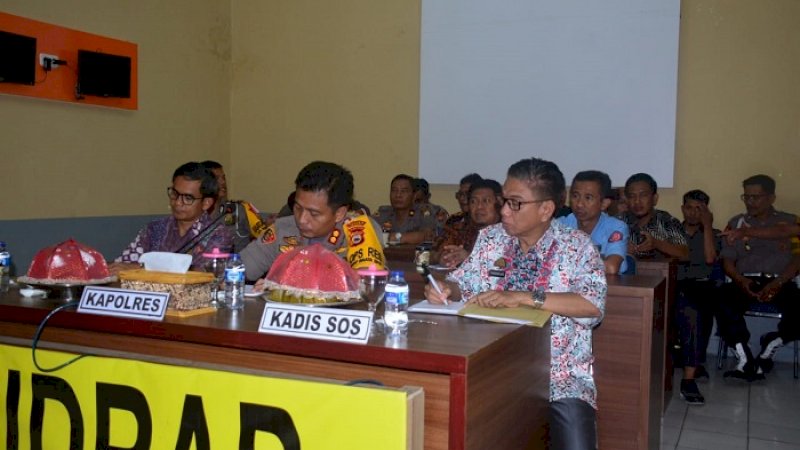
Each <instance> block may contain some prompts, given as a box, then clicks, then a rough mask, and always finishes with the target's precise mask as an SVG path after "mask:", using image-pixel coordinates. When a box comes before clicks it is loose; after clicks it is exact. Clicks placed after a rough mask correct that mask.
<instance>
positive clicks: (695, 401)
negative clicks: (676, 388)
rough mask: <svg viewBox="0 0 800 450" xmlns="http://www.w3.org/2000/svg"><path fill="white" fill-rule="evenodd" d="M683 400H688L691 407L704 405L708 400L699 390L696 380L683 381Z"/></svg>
mask: <svg viewBox="0 0 800 450" xmlns="http://www.w3.org/2000/svg"><path fill="white" fill-rule="evenodd" d="M681 398H682V399H684V400H686V403H688V404H690V405H704V404H705V403H706V399H704V398H703V394H701V393H700V389H698V388H697V383H695V382H694V380H681Z"/></svg>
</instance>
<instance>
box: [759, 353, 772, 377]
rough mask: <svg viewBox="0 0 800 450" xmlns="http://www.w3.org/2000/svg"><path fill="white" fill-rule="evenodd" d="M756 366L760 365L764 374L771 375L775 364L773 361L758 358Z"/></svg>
mask: <svg viewBox="0 0 800 450" xmlns="http://www.w3.org/2000/svg"><path fill="white" fill-rule="evenodd" d="M756 365H758V367H759V368H760V369H761V371H762V372H763V373H770V372H772V368H773V367H774V366H775V363H774V362H773V361H772V360H771V359H764V358H761V357H758V358H756Z"/></svg>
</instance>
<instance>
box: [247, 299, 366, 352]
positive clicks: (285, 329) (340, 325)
mask: <svg viewBox="0 0 800 450" xmlns="http://www.w3.org/2000/svg"><path fill="white" fill-rule="evenodd" d="M372 316H373V314H372V313H371V312H369V311H353V310H349V309H336V308H311V307H307V306H293V305H283V304H279V303H267V306H266V307H264V314H263V315H262V316H261V323H260V324H259V326H258V331H259V333H269V334H281V335H284V336H293V337H303V338H311V339H324V340H328V341H340V342H351V343H354V344H366V343H367V341H368V340H369V328H370V326H371V325H372Z"/></svg>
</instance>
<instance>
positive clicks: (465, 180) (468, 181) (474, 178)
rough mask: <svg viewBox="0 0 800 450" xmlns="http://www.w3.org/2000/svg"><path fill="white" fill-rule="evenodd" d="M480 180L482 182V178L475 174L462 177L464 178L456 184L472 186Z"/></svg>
mask: <svg viewBox="0 0 800 450" xmlns="http://www.w3.org/2000/svg"><path fill="white" fill-rule="evenodd" d="M481 180H483V177H482V176H480V175H478V174H477V173H470V174H467V175H464V177H462V178H461V181H460V182H459V183H458V184H469V185H472V184H473V183H477V182H479V181H481Z"/></svg>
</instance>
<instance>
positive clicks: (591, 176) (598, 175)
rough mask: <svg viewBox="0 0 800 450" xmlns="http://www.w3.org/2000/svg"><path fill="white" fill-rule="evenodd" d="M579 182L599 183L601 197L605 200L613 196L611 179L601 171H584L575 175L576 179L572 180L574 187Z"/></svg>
mask: <svg viewBox="0 0 800 450" xmlns="http://www.w3.org/2000/svg"><path fill="white" fill-rule="evenodd" d="M578 181H584V182H585V181H592V182H595V183H597V185H598V186H600V195H601V196H602V197H603V198H608V197H610V196H611V195H612V193H611V178H609V176H608V174H607V173H605V172H601V171H599V170H584V171H583V172H578V173H576V174H575V178H573V179H572V186H574V185H575V183H577V182H578Z"/></svg>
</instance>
